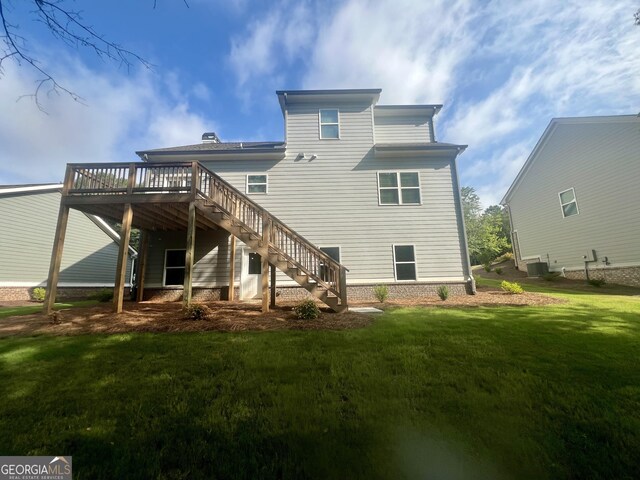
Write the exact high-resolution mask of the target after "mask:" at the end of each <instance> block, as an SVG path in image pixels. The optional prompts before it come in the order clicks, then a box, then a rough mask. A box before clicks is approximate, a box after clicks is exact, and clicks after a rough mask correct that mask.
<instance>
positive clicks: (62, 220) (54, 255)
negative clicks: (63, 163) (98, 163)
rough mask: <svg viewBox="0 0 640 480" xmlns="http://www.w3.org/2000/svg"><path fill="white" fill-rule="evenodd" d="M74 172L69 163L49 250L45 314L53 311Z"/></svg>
mask: <svg viewBox="0 0 640 480" xmlns="http://www.w3.org/2000/svg"><path fill="white" fill-rule="evenodd" d="M73 178H74V172H73V170H72V169H71V167H70V166H69V165H67V170H66V171H65V175H64V183H63V184H62V198H61V199H60V208H59V210H58V223H57V224H56V233H55V237H54V238H53V248H52V250H51V261H50V263H49V275H48V276H47V291H46V294H45V297H44V307H43V311H44V313H46V314H49V313H51V312H53V306H54V305H55V303H56V293H57V290H58V278H59V277H60V265H61V263H62V250H63V249H64V238H65V236H66V234H67V223H68V220H69V207H68V205H67V193H68V192H69V190H70V189H71V187H72V186H73Z"/></svg>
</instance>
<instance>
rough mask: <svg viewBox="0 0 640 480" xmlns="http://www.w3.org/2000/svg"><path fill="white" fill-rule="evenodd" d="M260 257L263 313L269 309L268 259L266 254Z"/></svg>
mask: <svg viewBox="0 0 640 480" xmlns="http://www.w3.org/2000/svg"><path fill="white" fill-rule="evenodd" d="M261 259H262V269H261V270H260V271H261V272H262V311H263V312H264V313H266V312H268V311H269V276H268V275H267V273H268V272H269V259H268V258H267V256H266V255H263V256H262V257H261Z"/></svg>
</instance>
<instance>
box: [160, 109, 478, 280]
mask: <svg viewBox="0 0 640 480" xmlns="http://www.w3.org/2000/svg"><path fill="white" fill-rule="evenodd" d="M331 107H336V108H339V110H340V137H341V138H340V140H320V139H319V133H318V109H319V108H331ZM287 118H288V125H287V155H286V158H285V159H283V160H279V161H275V160H253V161H251V160H240V161H238V160H227V161H224V160H220V161H210V162H206V166H207V167H208V168H210V169H211V170H213V171H214V172H216V173H218V174H219V175H220V176H222V177H223V178H224V179H225V180H227V181H229V182H230V183H232V184H233V185H234V186H236V188H238V189H239V190H240V191H242V192H245V183H246V175H247V174H248V173H252V174H257V173H267V174H268V175H269V193H268V194H267V195H264V194H254V195H250V197H251V198H252V199H254V200H255V201H256V202H257V203H259V204H260V205H262V206H264V207H265V208H266V209H268V210H269V211H270V212H271V213H273V214H274V215H276V216H277V217H278V218H280V219H281V220H282V221H284V222H285V223H287V224H288V225H289V226H290V227H292V228H293V229H294V230H296V231H297V232H298V233H300V234H301V235H303V236H305V237H306V238H307V239H308V240H310V241H311V242H313V243H314V244H316V245H318V246H340V247H341V253H342V263H343V264H344V265H345V266H346V267H347V268H349V269H350V272H349V274H348V281H349V282H350V283H356V282H393V281H394V266H393V249H392V246H393V245H394V244H403V245H404V244H412V245H415V248H416V258H417V269H418V275H419V278H418V280H420V281H429V280H432V281H437V280H438V279H443V278H446V279H456V280H460V281H461V280H463V279H464V277H465V276H466V275H467V274H466V272H465V269H466V266H465V265H466V259H465V253H464V247H463V245H464V244H463V241H462V236H461V229H460V219H459V213H458V212H457V208H456V202H455V197H454V186H453V179H452V168H453V167H452V165H453V160H452V159H448V158H444V157H443V158H438V157H428V158H426V157H423V158H418V157H416V158H398V159H380V158H375V157H374V153H373V125H372V116H371V106H370V105H368V104H338V105H337V104H335V103H332V104H330V105H304V104H295V105H289V111H288V116H287ZM299 153H304V154H305V158H304V159H300V157H299ZM312 155H316V158H315V159H313V160H312V159H311V156H312ZM379 170H411V171H419V173H420V181H421V194H422V205H418V206H379V205H378V186H377V183H378V181H377V172H378V171H379ZM180 235H181V238H183V237H184V234H183V233H181V234H180ZM180 241H181V242H182V244H184V242H183V241H182V240H180ZM196 245H197V240H196ZM239 250H240V249H239ZM238 255H239V252H238ZM227 257H228V254H227ZM227 257H225V258H227ZM154 262H159V259H157V258H156V259H155V260H154ZM151 263H152V262H150V264H149V267H148V268H151ZM221 263H222V262H221ZM221 263H218V264H217V265H221ZM224 268H225V271H224V272H223V273H222V274H221V275H222V278H223V279H224V280H223V284H226V281H227V280H226V271H227V270H226V268H227V267H224ZM238 271H239V269H238ZM154 278H157V275H155V276H154ZM217 278H218V279H220V278H221V277H220V276H219V275H217ZM281 280H283V281H284V280H285V278H284V277H282V276H281V277H279V281H281Z"/></svg>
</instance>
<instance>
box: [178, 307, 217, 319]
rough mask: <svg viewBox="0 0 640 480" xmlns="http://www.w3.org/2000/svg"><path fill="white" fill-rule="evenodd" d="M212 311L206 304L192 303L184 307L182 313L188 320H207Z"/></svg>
mask: <svg viewBox="0 0 640 480" xmlns="http://www.w3.org/2000/svg"><path fill="white" fill-rule="evenodd" d="M210 313H211V311H210V310H209V308H208V307H207V306H206V305H201V304H199V303H192V304H191V305H189V306H187V307H184V308H183V309H182V314H183V315H184V318H186V319H187V320H206V319H207V317H208V316H209V314H210Z"/></svg>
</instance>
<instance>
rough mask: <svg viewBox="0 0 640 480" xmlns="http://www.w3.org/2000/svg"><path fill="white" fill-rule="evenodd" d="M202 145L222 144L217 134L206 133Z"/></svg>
mask: <svg viewBox="0 0 640 480" xmlns="http://www.w3.org/2000/svg"><path fill="white" fill-rule="evenodd" d="M202 143H220V139H219V138H218V135H216V132H205V133H203V134H202Z"/></svg>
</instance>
